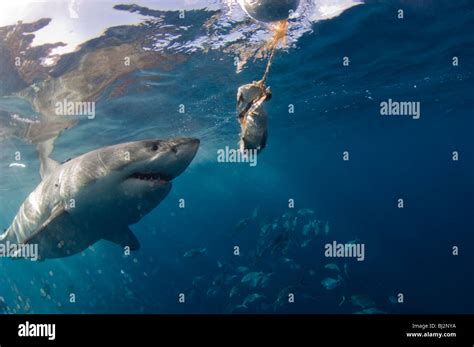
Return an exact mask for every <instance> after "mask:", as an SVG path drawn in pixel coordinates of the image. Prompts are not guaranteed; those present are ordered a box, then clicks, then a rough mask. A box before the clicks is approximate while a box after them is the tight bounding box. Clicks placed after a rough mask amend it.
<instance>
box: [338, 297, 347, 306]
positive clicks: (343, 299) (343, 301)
mask: <svg viewBox="0 0 474 347" xmlns="http://www.w3.org/2000/svg"><path fill="white" fill-rule="evenodd" d="M345 302H346V296H345V295H343V296H342V300H341V302H340V303H339V307H341V306H342V304H343V303H345Z"/></svg>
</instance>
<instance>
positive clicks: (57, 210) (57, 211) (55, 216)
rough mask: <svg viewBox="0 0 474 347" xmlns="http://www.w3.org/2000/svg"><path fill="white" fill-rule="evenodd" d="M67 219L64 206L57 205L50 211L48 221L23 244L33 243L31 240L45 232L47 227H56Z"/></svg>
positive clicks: (67, 214) (67, 215)
mask: <svg viewBox="0 0 474 347" xmlns="http://www.w3.org/2000/svg"><path fill="white" fill-rule="evenodd" d="M68 217H69V213H68V212H67V211H66V209H65V208H64V206H61V205H57V206H55V207H54V208H53V210H52V211H51V214H50V215H49V217H48V219H46V220H45V221H44V223H43V224H41V225H40V226H39V228H37V229H36V230H34V231H33V232H32V233H30V235H29V236H28V237H27V238H26V239H25V240H24V241H23V243H30V242H32V243H34V242H33V241H32V240H33V239H34V238H35V237H36V236H38V235H39V234H40V233H41V232H42V231H43V230H45V229H46V228H47V227H48V226H51V225H53V224H55V225H56V223H57V224H60V223H61V222H64V220H65V219H66V218H68Z"/></svg>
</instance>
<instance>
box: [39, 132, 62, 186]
mask: <svg viewBox="0 0 474 347" xmlns="http://www.w3.org/2000/svg"><path fill="white" fill-rule="evenodd" d="M53 143H54V139H49V140H46V141H44V142H40V143H38V145H37V146H36V149H37V150H38V154H39V159H40V162H41V165H40V175H41V179H44V178H45V177H46V176H48V175H49V174H50V173H51V172H53V171H54V170H55V169H56V168H57V167H59V166H60V165H61V164H59V163H58V162H57V161H55V160H53V159H51V158H50V157H49V155H50V154H51V152H52V151H53Z"/></svg>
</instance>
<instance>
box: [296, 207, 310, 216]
mask: <svg viewBox="0 0 474 347" xmlns="http://www.w3.org/2000/svg"><path fill="white" fill-rule="evenodd" d="M297 213H298V214H299V215H300V216H309V215H313V214H314V211H313V210H311V209H309V208H300V209H299V210H298V212H297Z"/></svg>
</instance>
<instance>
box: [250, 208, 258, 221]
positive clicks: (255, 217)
mask: <svg viewBox="0 0 474 347" xmlns="http://www.w3.org/2000/svg"><path fill="white" fill-rule="evenodd" d="M258 210H259V208H258V207H255V208H254V210H253V212H252V219H253V220H255V219H257V217H258Z"/></svg>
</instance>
